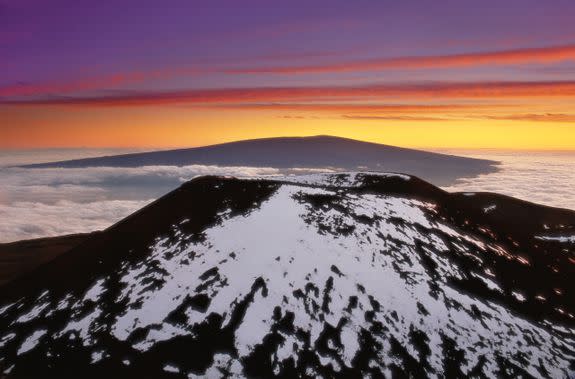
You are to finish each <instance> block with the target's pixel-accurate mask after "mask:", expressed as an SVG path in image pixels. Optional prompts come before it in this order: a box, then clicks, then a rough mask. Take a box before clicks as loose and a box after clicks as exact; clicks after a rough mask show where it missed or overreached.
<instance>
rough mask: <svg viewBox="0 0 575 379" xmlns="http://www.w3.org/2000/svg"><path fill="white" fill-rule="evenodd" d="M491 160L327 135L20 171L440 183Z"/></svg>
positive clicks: (489, 165)
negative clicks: (130, 170)
mask: <svg viewBox="0 0 575 379" xmlns="http://www.w3.org/2000/svg"><path fill="white" fill-rule="evenodd" d="M495 163H496V162H493V161H488V160H481V159H472V158H464V157H457V156H452V155H443V154H437V153H431V152H426V151H420V150H413V149H405V148H399V147H394V146H388V145H381V144H376V143H370V142H363V141H357V140H352V139H347V138H339V137H331V136H315V137H281V138H265V139H256V140H246V141H238V142H230V143H224V144H220V145H213V146H205V147H197V148H190V149H179V150H169V151H156V152H148V153H136V154H126V155H116V156H108V157H100V158H86V159H78V160H71V161H63V162H54V163H40V164H34V165H28V166H25V167H34V168H45V167H94V166H110V167H137V166H151V165H170V166H172V165H173V166H183V165H190V164H203V165H221V166H256V167H276V168H304V167H305V168H328V167H331V168H336V169H342V170H346V171H349V170H364V171H365V170H369V171H380V172H405V173H408V174H411V175H415V176H419V177H422V178H424V179H426V180H430V181H432V182H433V183H435V184H437V185H445V184H449V183H451V182H453V181H454V180H456V179H458V178H461V177H468V176H476V175H479V174H483V173H489V172H493V171H495V168H494V164H495Z"/></svg>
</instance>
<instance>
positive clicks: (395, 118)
mask: <svg viewBox="0 0 575 379" xmlns="http://www.w3.org/2000/svg"><path fill="white" fill-rule="evenodd" d="M342 118H344V119H346V120H393V121H453V120H454V119H451V118H446V117H426V116H405V115H386V116H365V115H342Z"/></svg>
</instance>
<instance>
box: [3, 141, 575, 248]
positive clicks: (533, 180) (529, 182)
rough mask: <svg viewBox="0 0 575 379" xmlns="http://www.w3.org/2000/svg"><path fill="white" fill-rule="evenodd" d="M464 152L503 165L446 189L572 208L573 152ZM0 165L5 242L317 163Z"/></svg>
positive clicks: (77, 229)
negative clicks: (203, 179) (193, 186)
mask: <svg viewBox="0 0 575 379" xmlns="http://www.w3.org/2000/svg"><path fill="white" fill-rule="evenodd" d="M458 153H459V154H461V152H458ZM465 155H468V156H475V157H478V158H486V159H494V160H498V161H500V162H501V165H500V171H499V172H496V173H492V174H487V175H481V176H479V177H476V178H466V179H460V180H459V181H457V182H456V183H455V184H453V185H451V186H449V187H444V189H447V190H449V191H489V192H497V193H503V194H506V195H510V196H514V197H518V198H521V199H524V200H529V201H533V202H536V203H540V204H545V205H550V206H556V207H562V208H570V209H575V154H573V153H570V154H568V153H564V154H558V153H554V154H551V153H538V154H535V153H532V154H525V153H521V154H518V153H491V152H474V153H467V154H465ZM0 158H1V157H0ZM1 166H2V165H1V162H0V242H9V241H16V240H22V239H30V238H38V237H46V236H56V235H62V234H71V233H81V232H90V231H94V230H102V229H105V228H107V227H108V226H110V225H112V224H114V223H115V222H117V221H119V220H121V219H122V218H124V217H126V216H127V215H129V214H131V213H133V212H134V211H136V210H138V209H140V208H142V207H143V206H145V205H146V204H149V203H150V202H152V201H153V200H155V199H157V198H158V197H160V196H162V195H163V194H165V193H167V192H169V191H171V190H173V189H175V188H177V187H178V186H180V185H181V184H182V183H183V182H186V181H188V180H190V179H192V178H194V177H196V176H200V175H231V176H243V177H254V176H277V175H286V174H287V175H294V174H300V173H301V174H305V173H310V172H317V171H319V170H317V169H293V170H289V171H285V170H279V169H276V168H270V167H220V166H204V165H190V166H184V167H177V166H145V167H136V168H119V167H94V168H46V169H27V168H19V167H6V166H4V167H1ZM325 171H329V170H325Z"/></svg>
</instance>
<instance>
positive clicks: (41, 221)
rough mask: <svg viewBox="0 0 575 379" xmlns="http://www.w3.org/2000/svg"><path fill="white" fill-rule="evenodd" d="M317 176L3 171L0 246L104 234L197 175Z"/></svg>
mask: <svg viewBox="0 0 575 379" xmlns="http://www.w3.org/2000/svg"><path fill="white" fill-rule="evenodd" d="M317 171H318V170H310V169H305V168H299V169H293V170H290V171H289V172H287V171H286V172H284V171H280V170H278V169H275V168H268V167H222V166H203V165H190V166H183V167H178V166H143V167H134V168H123V167H91V168H81V169H74V168H46V169H25V168H4V169H0V177H2V181H0V242H9V241H16V240H21V239H28V238H37V237H46V236H55V235H63V234H70V233H80V232H90V231H94V230H101V229H104V228H106V227H108V226H110V225H112V224H113V223H115V222H117V221H119V220H121V219H122V218H124V217H126V216H127V215H129V214H131V213H132V212H135V211H136V210H138V209H140V208H142V207H143V206H144V205H146V204H148V203H149V202H151V201H152V200H154V199H156V198H158V197H160V196H162V195H163V194H165V193H167V192H169V191H171V190H173V189H175V188H177V187H178V186H179V185H181V184H182V183H183V182H185V181H188V180H190V179H192V178H194V177H196V176H198V175H233V176H241V177H253V176H269V175H279V174H282V173H311V172H317ZM323 171H325V170H323Z"/></svg>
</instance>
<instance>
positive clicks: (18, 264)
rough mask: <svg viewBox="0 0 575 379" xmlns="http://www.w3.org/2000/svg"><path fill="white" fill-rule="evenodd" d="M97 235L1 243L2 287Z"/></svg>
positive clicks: (82, 234) (74, 235)
mask: <svg viewBox="0 0 575 379" xmlns="http://www.w3.org/2000/svg"><path fill="white" fill-rule="evenodd" d="M96 233H98V232H93V233H80V234H70V235H66V236H58V237H46V238H37V239H32V240H25V241H17V242H9V243H0V285H2V284H3V283H6V282H9V281H10V280H13V279H14V278H16V277H18V276H20V275H22V274H24V273H26V272H28V271H31V270H33V269H35V268H36V267H38V266H40V265H42V264H43V263H46V262H49V261H51V260H52V259H54V258H56V257H57V256H59V255H61V254H63V253H65V252H67V251H68V250H70V249H72V248H73V247H76V246H78V245H79V244H80V243H81V242H84V241H85V240H86V239H88V238H89V237H90V236H92V235H94V234H96Z"/></svg>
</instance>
